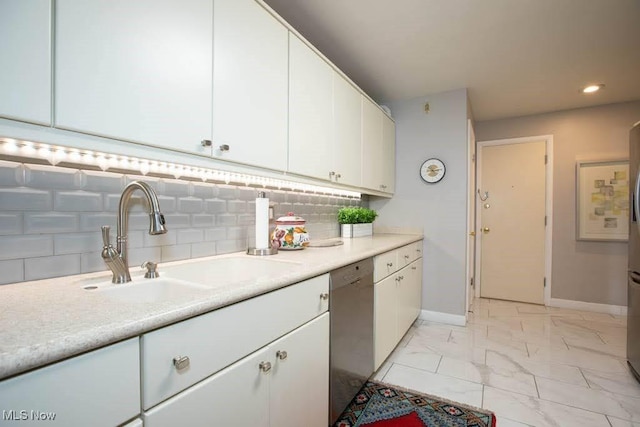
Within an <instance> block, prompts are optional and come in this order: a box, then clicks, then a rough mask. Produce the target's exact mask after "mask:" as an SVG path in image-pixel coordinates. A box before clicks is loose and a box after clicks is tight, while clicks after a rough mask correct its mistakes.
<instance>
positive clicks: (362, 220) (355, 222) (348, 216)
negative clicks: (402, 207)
mask: <svg viewBox="0 0 640 427" xmlns="http://www.w3.org/2000/svg"><path fill="white" fill-rule="evenodd" d="M377 216H378V213H377V212H376V211H374V210H373V209H368V208H361V207H359V206H355V207H344V208H341V209H340V210H339V211H338V222H339V223H340V224H341V229H342V237H362V236H371V235H372V234H373V221H374V220H375V219H376V217H377Z"/></svg>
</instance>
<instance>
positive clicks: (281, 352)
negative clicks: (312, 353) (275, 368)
mask: <svg viewBox="0 0 640 427" xmlns="http://www.w3.org/2000/svg"><path fill="white" fill-rule="evenodd" d="M287 356H288V355H287V352H286V351H284V350H278V351H277V352H276V357H277V358H278V359H280V360H284V359H286V358H287Z"/></svg>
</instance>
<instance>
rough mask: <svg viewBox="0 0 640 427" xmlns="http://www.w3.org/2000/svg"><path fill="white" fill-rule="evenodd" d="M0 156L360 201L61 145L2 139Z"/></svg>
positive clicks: (342, 193)
mask: <svg viewBox="0 0 640 427" xmlns="http://www.w3.org/2000/svg"><path fill="white" fill-rule="evenodd" d="M0 154H3V155H5V156H9V157H11V158H14V157H18V158H20V160H22V161H24V162H25V163H28V162H29V159H38V160H46V161H47V162H49V163H50V164H52V165H54V166H55V165H58V164H59V163H62V162H64V165H65V166H67V165H68V164H72V165H73V166H83V165H88V166H92V167H97V168H99V169H101V170H102V171H107V170H109V169H118V170H128V171H133V172H139V173H140V174H142V175H145V176H146V175H148V174H159V175H170V176H173V177H174V178H176V179H180V178H189V179H199V180H201V181H202V182H219V183H222V182H224V183H225V184H232V183H233V184H244V185H246V186H252V187H262V188H273V189H279V190H291V191H298V192H303V193H312V194H325V195H331V196H337V197H344V198H350V199H360V198H361V194H360V193H358V192H355V191H349V190H341V189H335V188H330V187H322V186H319V185H310V184H303V183H299V182H294V181H287V180H282V179H274V178H266V177H262V176H258V175H250V174H242V173H236V172H228V171H222V170H217V169H210V168H203V167H197V166H189V165H184V164H178V163H171V162H162V161H158V160H150V159H141V158H139V157H132V156H124V155H119V154H113V153H104V152H100V151H92V150H85V149H78V148H71V147H64V146H61V145H50V144H44V143H40V142H31V141H22V140H16V139H13V138H3V137H0Z"/></svg>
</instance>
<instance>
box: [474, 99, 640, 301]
mask: <svg viewBox="0 0 640 427" xmlns="http://www.w3.org/2000/svg"><path fill="white" fill-rule="evenodd" d="M638 120H640V102H638V101H636V102H627V103H621V104H612V105H607V106H601V107H593V108H582V109H577V110H569V111H561V112H556V113H549V114H541V115H535V116H527V117H518V118H512V119H504V120H492V121H484V122H477V123H476V124H475V132H476V140H477V141H487V140H495V139H504V138H515V137H525V136H535V135H549V134H550V135H553V148H554V149H553V210H554V211H553V260H552V263H553V264H552V278H551V280H552V287H551V297H552V298H559V299H567V300H576V301H585V302H592V303H599V304H613V305H621V306H626V305H627V294H626V268H627V244H626V242H624V243H619V242H614V243H607V242H578V241H576V239H575V238H576V230H575V228H576V227H575V215H576V209H575V205H576V198H575V193H576V187H575V186H576V184H575V181H576V179H575V168H576V160H585V159H601V158H607V157H609V158H610V157H615V156H622V157H628V141H629V129H630V128H631V126H632V125H633V124H634V123H635V122H637V121H638Z"/></svg>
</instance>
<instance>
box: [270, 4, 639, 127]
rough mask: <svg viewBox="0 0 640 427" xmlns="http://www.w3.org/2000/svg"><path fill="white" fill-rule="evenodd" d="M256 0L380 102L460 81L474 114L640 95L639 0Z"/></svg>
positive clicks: (485, 116) (517, 112)
mask: <svg viewBox="0 0 640 427" xmlns="http://www.w3.org/2000/svg"><path fill="white" fill-rule="evenodd" d="M264 1H265V2H266V3H267V4H268V5H270V6H271V7H272V8H273V9H274V10H276V11H277V12H278V13H279V14H280V15H281V16H282V17H283V18H285V19H286V20H287V21H288V22H289V23H291V25H293V27H295V28H296V29H297V30H298V31H299V32H300V33H301V34H302V35H304V36H305V37H306V38H307V39H308V40H309V41H310V42H311V43H313V44H314V45H315V46H316V47H317V48H318V49H319V50H320V51H322V52H323V53H324V54H325V56H327V57H328V58H329V59H330V60H331V61H332V62H333V63H334V64H336V65H337V66H338V67H339V68H340V69H341V70H342V71H344V72H345V73H346V74H347V75H348V76H349V77H350V78H351V79H352V80H353V81H354V82H355V83H356V84H358V85H359V86H360V87H361V88H362V89H363V90H364V91H365V92H367V93H368V94H369V95H370V96H371V97H372V98H373V99H375V100H376V101H378V102H380V103H385V102H390V101H396V100H401V99H410V98H415V97H420V96H426V95H429V94H433V93H439V92H444V91H448V90H454V89H459V88H465V87H466V88H468V93H469V100H470V103H471V108H472V111H473V115H474V118H475V119H476V120H479V121H481V120H492V119H498V118H506V117H514V116H523V115H530V114H538V113H544V112H550V111H558V110H565V109H572V108H579V107H586V106H593V105H601V104H610V103H616V102H624V101H631V100H640V0H394V1H391V0H264ZM589 83H604V84H605V85H606V87H605V88H604V89H603V90H601V91H600V92H598V93H595V94H591V95H585V94H582V93H581V92H580V88H581V87H583V86H585V85H587V84H589Z"/></svg>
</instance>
